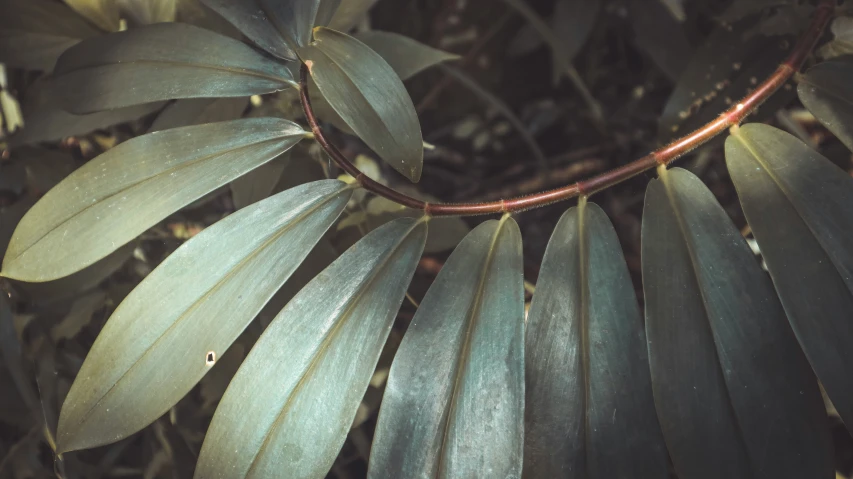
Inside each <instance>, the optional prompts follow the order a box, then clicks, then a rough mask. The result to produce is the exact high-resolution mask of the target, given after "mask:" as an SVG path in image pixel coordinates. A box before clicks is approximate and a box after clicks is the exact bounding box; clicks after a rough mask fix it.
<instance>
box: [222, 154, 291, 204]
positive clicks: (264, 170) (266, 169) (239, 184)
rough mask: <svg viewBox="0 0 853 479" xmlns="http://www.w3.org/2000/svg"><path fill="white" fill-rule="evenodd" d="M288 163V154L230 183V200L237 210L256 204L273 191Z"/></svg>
mask: <svg viewBox="0 0 853 479" xmlns="http://www.w3.org/2000/svg"><path fill="white" fill-rule="evenodd" d="M288 163H290V152H289V151H288V152H286V153H284V154H283V155H281V156H279V157H278V158H276V159H274V160H272V161H270V162H269V163H266V164H264V165H261V166H259V167H257V168H255V169H254V170H252V171H250V172H248V173H246V174H245V175H243V176H241V177H240V178H237V179H236V180H234V181H232V182H231V198H232V199H233V200H234V207H235V208H237V209H238V210H239V209H241V208H245V207H246V206H249V205H251V204H253V203H256V202H258V201H260V200H262V199H264V198H267V197H269V195H270V194H271V193H272V192H273V191H275V187H276V185H278V180H280V179H281V174H282V173H283V172H284V169H285V168H287V164H288Z"/></svg>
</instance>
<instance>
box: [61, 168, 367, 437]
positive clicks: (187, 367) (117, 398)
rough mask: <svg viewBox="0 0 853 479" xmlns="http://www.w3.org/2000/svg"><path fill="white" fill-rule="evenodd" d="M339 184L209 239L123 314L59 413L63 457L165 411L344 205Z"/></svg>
mask: <svg viewBox="0 0 853 479" xmlns="http://www.w3.org/2000/svg"><path fill="white" fill-rule="evenodd" d="M351 194H352V190H351V189H350V188H348V187H346V185H344V184H343V183H341V182H339V181H336V180H324V181H320V182H316V183H309V184H306V185H303V186H299V187H296V188H294V189H291V190H288V191H286V192H284V193H281V194H279V195H276V196H275V197H273V198H270V199H268V200H266V201H263V202H260V203H257V204H256V205H254V206H252V207H249V208H246V209H244V210H242V211H239V212H237V213H235V214H233V215H231V216H229V217H228V218H226V219H224V220H222V221H220V222H219V223H217V224H215V225H213V226H211V227H210V228H208V229H206V230H204V231H203V232H201V233H200V234H198V235H197V236H195V237H193V239H191V240H190V241H188V242H187V243H185V244H184V245H183V246H181V247H180V248H178V250H177V251H176V252H175V253H173V254H172V255H171V256H169V257H168V258H167V259H166V260H165V261H163V263H161V264H160V266H158V267H157V269H155V270H154V272H152V273H151V274H150V275H148V276H147V277H146V278H145V279H144V280H143V281H142V283H140V284H139V286H138V287H137V288H136V289H135V290H134V291H133V292H132V293H131V294H130V295H129V296H128V297H127V298H126V299H125V300H124V301H123V302H122V303H121V305H119V307H118V309H116V311H115V313H113V315H112V317H110V319H109V321H107V324H106V325H105V326H104V329H103V331H101V334H100V335H99V336H98V339H97V340H96V341H95V344H94V345H93V346H92V349H91V351H90V352H89V355H88V356H87V357H86V361H85V362H84V363H83V367H82V369H81V370H80V373H79V374H78V375H77V379H76V380H75V382H74V385H73V386H72V387H71V390H70V391H69V393H68V397H67V399H66V400H65V403H64V404H63V406H62V413H61V416H60V419H59V429H58V432H57V441H58V445H57V448H58V452H64V451H71V450H76V449H83V448H89V447H94V446H99V445H103V444H108V443H111V442H115V441H117V440H119V439H122V438H124V437H127V436H128V435H130V434H133V433H134V432H136V431H138V430H140V429H142V428H143V427H145V426H147V425H148V424H150V423H151V422H153V421H154V420H155V419H157V418H158V417H160V416H161V415H162V414H163V413H165V412H166V411H168V410H169V408H171V407H172V406H174V405H175V403H177V402H178V400H179V399H180V398H181V397H183V396H184V395H185V394H186V393H187V392H188V391H189V390H190V389H191V388H192V387H193V386H194V385H195V384H196V383H197V382H198V381H199V380H200V379H201V378H202V376H204V374H205V373H206V372H207V371H208V370H209V369H210V367H211V366H212V365H213V364H214V363H215V361H216V358H217V356H221V355H222V354H223V353H224V352H225V350H226V349H228V346H230V345H231V343H232V342H233V341H234V340H235V339H236V338H237V336H239V335H240V333H241V332H242V331H243V329H245V327H246V326H247V325H248V324H249V322H250V321H251V320H252V319H253V318H254V317H255V315H256V314H257V313H258V312H259V311H260V310H261V308H262V307H263V306H264V304H265V303H266V302H267V301H268V300H269V299H270V297H271V296H272V295H273V293H275V291H276V290H277V289H278V288H279V287H281V285H282V284H283V283H284V282H285V280H287V278H288V277H289V276H290V274H291V273H292V272H293V271H294V270H295V269H296V267H297V266H299V263H300V262H301V261H302V260H303V259H304V258H305V256H306V255H307V254H308V252H309V251H311V248H312V247H313V246H314V244H316V243H317V241H318V240H319V239H320V237H321V236H322V235H323V234H324V233H325V231H326V230H327V229H328V227H329V226H330V225H331V224H332V223H333V222H334V221H335V219H336V218H337V217H338V215H339V214H340V212H341V211H342V210H343V208H344V207H345V206H346V203H347V201H349V198H350V196H351Z"/></svg>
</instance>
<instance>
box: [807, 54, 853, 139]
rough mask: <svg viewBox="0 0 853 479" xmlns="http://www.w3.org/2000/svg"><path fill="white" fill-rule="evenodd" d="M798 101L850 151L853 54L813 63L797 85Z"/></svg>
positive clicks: (852, 108)
mask: <svg viewBox="0 0 853 479" xmlns="http://www.w3.org/2000/svg"><path fill="white" fill-rule="evenodd" d="M797 93H799V95H800V101H802V102H803V105H805V106H806V108H808V109H809V111H811V112H812V114H813V115H814V116H815V118H817V119H818V121H820V122H821V123H823V125H824V126H826V127H827V128H828V129H829V131H831V132H832V133H834V134H835V136H837V137H838V139H839V140H841V141H842V142H843V143H844V144H845V145H846V146H847V148H849V149H851V150H853V57H850V56H846V57H841V58H838V59H835V60H831V61H828V62H823V63H819V64H817V65H815V66H814V67H812V68H810V69H809V71H807V72H806V74H805V75H803V76H802V79H801V80H800V84H799V85H798V86H797Z"/></svg>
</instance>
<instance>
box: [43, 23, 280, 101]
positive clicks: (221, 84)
mask: <svg viewBox="0 0 853 479" xmlns="http://www.w3.org/2000/svg"><path fill="white" fill-rule="evenodd" d="M53 83H54V87H55V88H56V90H57V92H58V95H59V97H60V99H61V101H62V102H63V105H64V107H65V108H67V109H68V110H69V111H71V112H72V113H78V114H80V113H90V112H93V111H98V110H109V109H112V108H120V107H124V106H130V105H136V104H139V103H149V102H154V101H161V100H171V99H176V98H205V97H238V96H246V97H248V96H251V95H258V94H262V93H270V92H274V91H278V90H282V89H284V88H287V87H288V86H289V85H293V84H294V82H293V78H292V76H291V74H290V70H288V69H287V67H286V66H285V65H284V64H282V63H279V62H276V61H274V60H272V59H270V58H268V57H264V56H263V55H261V54H260V53H258V52H257V51H255V50H253V49H252V48H251V47H249V46H247V45H245V44H243V43H241V42H239V41H237V40H234V39H231V38H228V37H225V36H222V35H219V34H217V33H213V32H210V31H208V30H204V29H201V28H198V27H193V26H191V25H185V24H181V23H159V24H155V25H149V26H146V27H140V28H134V29H132V30H127V31H124V32H119V33H113V34H110V35H108V36H104V37H100V38H96V39H91V40H88V41H84V42H81V43H79V44H77V45H75V46H74V47H72V48H71V49H69V50H68V51H67V52H65V53H64V54H63V55H62V56H61V57H60V58H59V61H57V63H56V69H55V71H54V79H53Z"/></svg>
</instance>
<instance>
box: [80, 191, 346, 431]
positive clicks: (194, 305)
mask: <svg viewBox="0 0 853 479" xmlns="http://www.w3.org/2000/svg"><path fill="white" fill-rule="evenodd" d="M342 191H345V190H344V189H341V190H338V191H336V192H335V194H331V195H328V196H326V197H324V198H322V199H321V200H320V201H318V202H317V203H316V204H314V205H312V206H311V207H310V208H308V209H306V210H305V211H304V212H302V213H300V214H299V215H297V216H296V217H294V218H293V219H292V220H291V221H290V222H288V224H287V225H285V226H283V227H282V228H281V229H279V230H277V231H276V232H275V233H273V234H272V235H270V237H269V238H268V239H266V240H264V242H263V243H262V244H261V245H259V246H258V247H257V248H255V249H254V250H253V251H252V252H251V253H249V254H248V255H247V256H246V257H245V258H243V259H242V260H240V262H239V263H237V264H236V265H234V267H233V268H231V269H230V270H229V271H228V272H227V273H226V274H225V275H224V276H222V278H221V279H220V280H218V281H217V282H216V283H215V284H214V285H213V286H211V287H210V289H208V290H207V291H206V292H205V293H204V294H202V295H201V296H199V297H198V299H196V300H195V301H194V302H193V303H192V304H191V305H190V306H189V307H188V308H187V309H186V310H185V311H184V312H183V313H181V314H180V316H178V317H177V318H175V320H174V321H173V322H172V324H170V325H169V326H168V327H167V328H166V330H165V331H163V333H162V334H160V335H159V336H158V337H157V339H155V340H154V342H152V343H151V345H150V346H148V347H147V348H145V350H144V351H143V352H142V354H140V355H139V359H138V360H136V361H135V362H134V363H133V364H132V365H131V366H130V367H129V368H128V369H127V371H125V372H124V373H122V374H121V376H119V377H118V379H116V381H115V383H113V385H112V386H110V388H109V389H108V390H107V391H106V392H105V393H104V395H103V396H101V398H100V399H98V400H97V401H96V402H95V404H93V405H92V406H91V407H90V408H89V410H88V411H86V413H85V414H84V415H82V416H81V419H80V420H79V421H78V422H77V426H80V425H81V424H83V423H84V422H85V420H86V419H87V418H88V416H89V415H90V414H91V413H92V411H93V410H94V409H95V408H96V407H97V406H98V405H99V404H100V403H101V402H103V401H104V400H105V399H106V398H107V396H109V395H110V394H111V393H112V392H113V390H114V389H115V388H116V386H118V383H120V382H121V380H122V379H124V377H125V376H127V375H128V374H130V372H131V371H132V370H133V369H134V368H136V366H138V365H139V364H140V363H141V362H142V359H143V358H144V357H145V356H146V355H148V353H149V352H151V350H152V349H154V347H155V346H157V344H159V343H160V341H161V340H162V339H163V338H164V337H166V335H168V334H169V332H170V331H172V330H173V329H174V328H175V327H176V326H177V325H178V324H179V323H180V322H181V321H182V320H184V319H185V318H186V317H188V316H189V315H190V313H192V312H193V311H195V310H196V309H197V308H198V307H199V306H200V305H201V304H202V303H203V302H204V300H205V299H207V298H209V297H210V296H211V295H212V294H213V293H214V292H215V291H216V290H218V289H220V288H221V287H222V286H224V285H225V284H226V283H227V282H228V280H229V279H231V278H232V277H233V276H235V275H236V274H237V272H238V271H240V270H241V269H242V268H243V267H244V266H245V265H246V264H247V263H249V262H250V261H251V260H253V259H255V258H256V257H257V256H258V255H259V254H261V253H262V252H263V251H265V250H266V249H267V248H268V247H269V246H270V245H272V244H273V243H275V242H276V241H277V240H278V239H279V238H281V237H282V236H284V234H285V233H287V232H288V231H290V230H292V229H293V228H294V227H296V226H297V225H298V224H299V223H300V222H301V221H302V220H304V219H305V218H306V217H308V216H310V215H311V214H313V213H314V212H316V211H317V210H319V209H320V208H322V207H323V206H325V205H326V204H328V203H329V202H331V201H332V200H333V199H334V198H336V197H337V196H338V195H339V194H340V193H341V192H342Z"/></svg>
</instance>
